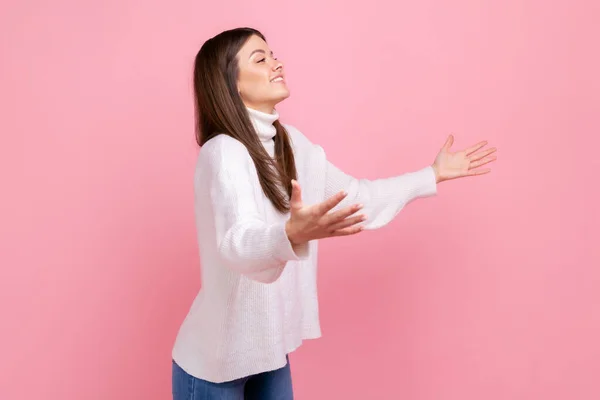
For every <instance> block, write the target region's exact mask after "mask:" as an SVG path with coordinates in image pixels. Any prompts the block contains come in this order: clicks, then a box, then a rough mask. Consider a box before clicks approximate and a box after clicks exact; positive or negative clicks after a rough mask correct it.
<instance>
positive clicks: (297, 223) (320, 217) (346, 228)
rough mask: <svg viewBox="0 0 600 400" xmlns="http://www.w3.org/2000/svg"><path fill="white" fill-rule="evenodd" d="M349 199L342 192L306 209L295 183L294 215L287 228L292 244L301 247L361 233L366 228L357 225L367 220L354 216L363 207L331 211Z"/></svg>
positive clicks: (357, 206) (292, 205)
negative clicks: (316, 240)
mask: <svg viewBox="0 0 600 400" xmlns="http://www.w3.org/2000/svg"><path fill="white" fill-rule="evenodd" d="M346 196H347V193H344V192H340V193H338V194H336V195H334V196H332V197H330V198H329V199H327V200H325V201H323V202H322V203H319V204H315V205H311V206H305V205H304V204H303V203H302V195H301V189H300V185H299V184H298V182H296V181H295V180H292V198H291V199H290V214H291V216H290V219H289V220H288V222H287V223H286V226H285V231H286V233H287V236H288V239H289V240H290V242H291V243H292V244H293V245H300V244H303V243H306V242H308V241H310V240H315V239H323V238H327V237H333V236H348V235H354V234H356V233H359V232H361V231H362V230H363V228H362V226H360V225H357V224H359V223H360V222H363V221H365V220H366V216H365V215H363V214H360V215H353V214H355V213H356V212H357V211H358V210H360V209H361V208H362V207H363V206H362V205H361V204H355V205H352V206H348V207H345V208H343V209H340V210H337V211H335V212H331V213H330V212H329V211H331V209H333V208H334V207H335V206H336V205H338V204H339V203H340V202H341V201H342V200H343V199H344V198H345V197H346Z"/></svg>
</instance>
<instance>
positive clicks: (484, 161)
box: [469, 156, 496, 169]
mask: <svg viewBox="0 0 600 400" xmlns="http://www.w3.org/2000/svg"><path fill="white" fill-rule="evenodd" d="M492 161H496V156H488V157H485V158H483V159H481V160H478V161H474V162H472V163H470V164H469V169H473V168H478V167H481V166H482V165H485V164H488V163H491V162H492Z"/></svg>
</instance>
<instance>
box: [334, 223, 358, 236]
mask: <svg viewBox="0 0 600 400" xmlns="http://www.w3.org/2000/svg"><path fill="white" fill-rule="evenodd" d="M364 229H365V228H363V227H362V226H360V225H355V226H351V227H350V228H344V229H340V230H338V231H335V232H334V233H333V235H332V236H348V235H355V234H357V233H360V232H362V231H363V230H364Z"/></svg>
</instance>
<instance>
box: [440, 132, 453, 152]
mask: <svg viewBox="0 0 600 400" xmlns="http://www.w3.org/2000/svg"><path fill="white" fill-rule="evenodd" d="M453 143H454V136H453V135H448V139H446V143H444V145H443V146H442V148H443V149H445V150H450V147H452V144H453Z"/></svg>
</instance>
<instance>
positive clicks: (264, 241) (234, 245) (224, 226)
mask: <svg viewBox="0 0 600 400" xmlns="http://www.w3.org/2000/svg"><path fill="white" fill-rule="evenodd" d="M226 140H227V141H228V143H227V145H228V146H227V148H226V149H224V148H221V149H215V150H216V151H215V152H214V153H215V154H213V155H212V157H210V158H211V162H210V166H209V169H210V171H209V173H210V176H211V184H210V198H211V203H212V208H213V210H214V211H213V213H214V218H215V226H216V234H217V238H216V241H217V247H218V250H219V256H220V257H221V259H222V261H223V263H224V264H225V265H226V266H228V267H229V268H231V269H233V270H235V271H238V272H240V273H242V274H245V275H247V276H248V277H250V278H251V279H254V280H257V281H260V282H264V283H271V282H274V281H275V280H277V278H279V276H280V275H281V273H282V272H283V269H284V267H285V265H286V263H287V262H288V261H291V260H300V259H304V258H307V257H308V246H300V247H297V248H295V247H293V246H292V244H291V243H290V241H289V239H288V237H287V234H286V232H285V223H286V221H285V220H283V221H281V222H273V223H270V222H269V223H268V222H266V221H265V220H264V218H263V216H262V214H261V213H260V212H259V210H260V209H262V208H263V207H264V206H263V205H262V204H260V205H259V204H258V203H257V200H256V197H255V191H256V189H257V188H256V187H255V186H256V185H259V183H258V180H257V177H256V172H255V169H254V168H253V164H252V160H251V159H250V156H249V154H248V153H247V150H246V148H245V147H244V146H243V145H242V144H241V143H239V142H237V141H235V142H234V139H231V138H227V139H226ZM221 147H225V146H221ZM258 190H262V189H261V188H260V186H259V187H258Z"/></svg>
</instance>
